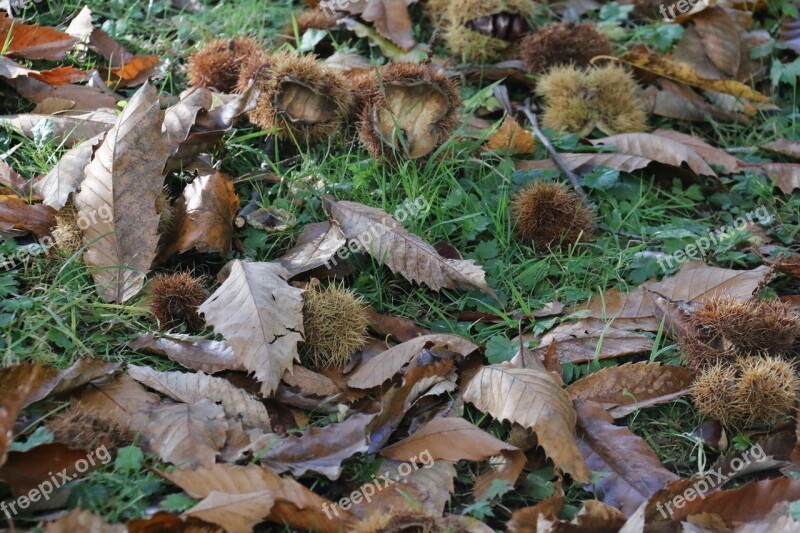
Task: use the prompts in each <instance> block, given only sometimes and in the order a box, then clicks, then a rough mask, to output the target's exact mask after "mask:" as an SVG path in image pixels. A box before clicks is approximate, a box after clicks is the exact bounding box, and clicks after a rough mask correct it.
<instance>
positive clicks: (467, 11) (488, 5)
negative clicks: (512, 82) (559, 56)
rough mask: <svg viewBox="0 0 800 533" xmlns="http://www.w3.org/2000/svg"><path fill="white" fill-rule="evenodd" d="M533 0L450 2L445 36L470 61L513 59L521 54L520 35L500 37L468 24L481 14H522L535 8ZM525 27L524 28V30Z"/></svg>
mask: <svg viewBox="0 0 800 533" xmlns="http://www.w3.org/2000/svg"><path fill="white" fill-rule="evenodd" d="M535 6H536V4H535V2H533V1H531V0H463V1H458V2H450V3H449V5H448V6H447V9H446V11H445V12H444V15H443V17H442V18H443V20H442V25H443V26H444V40H445V42H446V43H447V46H448V47H449V48H450V50H452V51H453V52H454V53H455V54H457V55H459V56H461V59H462V60H463V61H465V62H470V63H485V62H493V61H500V60H503V59H512V58H515V57H517V56H518V53H519V46H518V43H519V39H518V38H515V39H510V40H505V39H499V38H497V37H494V36H490V35H485V34H483V33H481V32H478V31H475V30H474V29H470V27H469V25H470V24H471V23H473V22H474V21H476V20H478V19H481V18H482V17H491V16H494V15H499V14H508V15H514V16H520V17H522V18H523V19H525V18H526V17H528V16H529V14H530V13H532V12H533V10H534V8H535ZM523 31H524V30H523Z"/></svg>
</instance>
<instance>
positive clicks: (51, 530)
mask: <svg viewBox="0 0 800 533" xmlns="http://www.w3.org/2000/svg"><path fill="white" fill-rule="evenodd" d="M43 526H44V527H43V531H44V533H72V532H74V531H86V532H91V533H125V532H126V531H128V528H127V527H125V525H124V524H116V525H112V524H109V523H108V522H106V521H105V520H103V518H102V517H100V516H97V515H96V514H94V513H93V512H92V511H89V510H88V509H80V508H76V509H73V510H72V511H70V512H69V513H68V514H66V515H64V516H62V517H60V518H57V519H55V520H52V521H48V522H44V524H43Z"/></svg>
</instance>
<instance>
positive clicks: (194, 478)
mask: <svg viewBox="0 0 800 533" xmlns="http://www.w3.org/2000/svg"><path fill="white" fill-rule="evenodd" d="M160 474H161V476H163V477H164V478H166V479H167V480H169V481H170V482H172V483H174V484H176V485H178V486H179V487H180V488H181V489H183V490H184V491H186V493H187V494H189V496H191V497H193V498H207V497H209V495H210V494H211V493H212V492H213V491H217V492H222V493H227V494H252V493H258V492H268V493H269V494H270V495H271V496H272V498H273V499H274V500H275V505H274V506H273V507H272V509H270V510H269V515H268V516H266V519H268V520H270V521H273V522H276V523H278V524H286V525H288V526H291V527H293V528H297V529H311V530H313V531H318V532H320V533H340V532H341V531H347V528H346V527H345V526H344V524H345V523H346V522H352V521H355V517H354V516H353V515H352V514H350V513H349V512H348V511H345V510H342V509H339V512H338V516H334V515H333V513H331V516H330V518H328V517H327V516H326V515H325V512H324V509H325V508H330V507H332V505H333V504H332V502H330V501H328V500H326V499H325V498H322V497H321V496H317V495H316V494H314V493H313V492H311V491H310V490H308V489H307V488H306V487H304V486H303V485H301V484H300V483H298V482H297V481H295V480H293V479H291V478H280V477H278V476H277V475H276V474H275V473H274V472H272V471H270V470H268V469H266V468H263V467H260V466H258V465H252V464H251V465H248V466H246V467H245V466H231V465H223V464H217V465H214V466H213V467H211V468H198V469H196V470H185V469H184V470H174V471H172V472H169V473H166V472H160ZM265 515H266V513H265ZM253 519H255V520H258V518H257V517H253Z"/></svg>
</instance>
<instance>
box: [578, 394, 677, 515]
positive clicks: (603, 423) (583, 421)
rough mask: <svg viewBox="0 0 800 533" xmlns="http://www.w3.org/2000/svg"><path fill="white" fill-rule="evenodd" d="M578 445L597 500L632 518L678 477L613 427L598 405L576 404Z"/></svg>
mask: <svg viewBox="0 0 800 533" xmlns="http://www.w3.org/2000/svg"><path fill="white" fill-rule="evenodd" d="M575 408H576V410H577V413H578V437H577V441H578V445H579V446H580V449H581V452H582V453H583V455H584V457H585V458H586V463H587V464H588V465H589V468H591V469H592V471H593V472H602V473H603V474H605V475H604V476H602V477H598V476H595V478H594V480H593V486H594V489H593V490H594V493H595V494H596V495H597V496H598V498H599V499H600V500H601V501H603V502H605V503H607V504H609V505H612V506H614V507H617V508H619V509H620V510H621V511H622V512H623V513H624V514H625V516H630V515H632V514H633V513H634V512H635V511H636V509H637V508H638V507H639V506H640V505H641V504H642V503H644V502H646V501H647V500H648V499H649V498H650V497H651V496H652V495H653V494H655V493H656V492H657V491H658V490H661V489H662V488H664V486H665V485H666V484H667V483H668V482H670V481H674V480H677V479H678V476H676V475H675V474H673V473H672V472H670V471H669V470H667V469H666V468H664V467H663V466H661V460H660V459H659V458H658V455H656V453H655V452H654V451H653V449H652V448H650V446H649V445H648V444H647V443H646V442H645V441H644V440H642V439H641V438H640V437H638V436H636V435H634V434H633V433H631V431H630V430H629V429H628V428H627V427H621V426H615V425H614V419H613V418H612V417H611V415H609V414H608V413H606V411H605V410H604V409H603V407H602V406H601V405H600V404H597V403H594V402H590V401H585V400H578V401H576V402H575Z"/></svg>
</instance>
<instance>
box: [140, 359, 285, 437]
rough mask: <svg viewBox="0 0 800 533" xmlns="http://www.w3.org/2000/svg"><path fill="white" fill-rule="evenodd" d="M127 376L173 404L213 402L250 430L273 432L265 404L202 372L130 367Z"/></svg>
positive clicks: (225, 381)
mask: <svg viewBox="0 0 800 533" xmlns="http://www.w3.org/2000/svg"><path fill="white" fill-rule="evenodd" d="M128 374H130V376H131V377H132V378H133V379H135V380H136V381H138V382H139V383H141V384H142V385H145V386H146V387H149V388H151V389H153V390H156V391H158V392H160V393H162V394H166V395H167V396H169V397H170V398H172V399H173V400H176V401H179V402H183V403H188V404H194V403H196V402H198V401H200V400H202V399H204V398H205V399H209V400H213V401H214V403H215V404H219V405H221V406H222V409H223V410H224V411H225V416H227V417H228V418H231V419H237V418H238V419H241V421H242V423H243V424H244V425H245V426H247V427H252V428H258V429H261V430H264V431H267V432H268V431H272V424H271V423H270V419H269V413H268V412H267V408H266V407H264V404H262V403H261V402H260V401H258V400H257V399H256V398H255V397H253V396H252V395H251V394H250V393H248V392H247V391H245V390H244V389H240V388H238V387H236V386H235V385H233V384H232V383H231V382H230V381H228V380H226V379H223V378H215V377H213V376H209V375H206V374H203V373H202V372H197V373H190V372H158V371H157V370H153V369H152V368H150V367H147V366H136V365H130V366H129V367H128Z"/></svg>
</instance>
